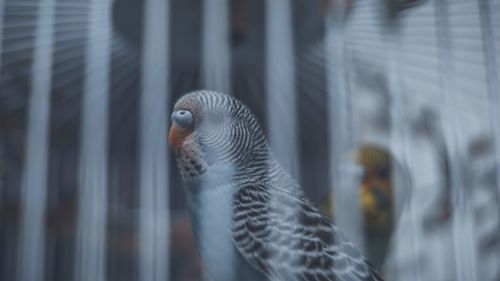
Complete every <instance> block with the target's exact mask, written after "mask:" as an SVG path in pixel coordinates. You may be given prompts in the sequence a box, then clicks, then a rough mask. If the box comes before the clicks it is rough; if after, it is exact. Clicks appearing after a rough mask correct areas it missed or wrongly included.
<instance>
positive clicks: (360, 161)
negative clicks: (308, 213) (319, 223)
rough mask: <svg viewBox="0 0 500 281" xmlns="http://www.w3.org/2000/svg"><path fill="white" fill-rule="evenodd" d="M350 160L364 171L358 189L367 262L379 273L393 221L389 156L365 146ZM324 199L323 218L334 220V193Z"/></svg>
mask: <svg viewBox="0 0 500 281" xmlns="http://www.w3.org/2000/svg"><path fill="white" fill-rule="evenodd" d="M353 160H354V162H355V163H356V164H357V165H359V166H361V167H362V170H363V172H362V174H361V178H360V181H359V186H358V189H359V201H360V206H361V208H362V210H361V214H362V219H363V228H362V229H363V234H364V239H365V246H366V250H367V253H366V254H367V258H368V260H370V261H371V262H372V264H373V265H374V266H375V268H377V269H378V270H379V271H381V267H382V266H383V263H384V261H385V258H386V256H387V252H388V249H389V242H390V239H391V236H392V232H393V229H394V219H395V217H396V215H395V214H394V212H395V205H394V194H393V183H392V169H393V167H392V165H393V160H392V156H391V154H390V153H389V152H388V151H387V149H385V148H383V147H380V146H378V145H373V144H364V145H361V146H360V147H359V148H358V149H357V150H356V151H355V153H354V157H353ZM332 190H333V189H332ZM327 198H328V201H327V202H325V203H323V204H321V209H322V211H323V212H324V213H325V214H327V215H330V216H333V217H334V216H335V215H334V213H333V210H334V197H333V192H332V193H330V196H328V197H327Z"/></svg>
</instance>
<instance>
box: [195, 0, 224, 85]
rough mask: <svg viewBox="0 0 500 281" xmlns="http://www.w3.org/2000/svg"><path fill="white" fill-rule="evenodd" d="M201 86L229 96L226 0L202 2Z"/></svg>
mask: <svg viewBox="0 0 500 281" xmlns="http://www.w3.org/2000/svg"><path fill="white" fill-rule="evenodd" d="M202 10H203V25H202V71H201V85H202V87H204V88H206V89H207V90H213V91H219V92H223V93H226V94H229V93H230V91H231V84H230V48H229V3H228V0H204V1H203V8H202Z"/></svg>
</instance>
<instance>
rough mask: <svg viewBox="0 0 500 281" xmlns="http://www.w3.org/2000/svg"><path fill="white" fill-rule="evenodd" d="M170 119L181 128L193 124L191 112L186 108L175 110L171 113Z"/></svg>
mask: <svg viewBox="0 0 500 281" xmlns="http://www.w3.org/2000/svg"><path fill="white" fill-rule="evenodd" d="M172 121H173V122H175V123H176V124H177V125H179V126H181V127H183V128H189V127H191V126H193V114H192V113H191V112H190V111H187V110H177V111H174V113H172Z"/></svg>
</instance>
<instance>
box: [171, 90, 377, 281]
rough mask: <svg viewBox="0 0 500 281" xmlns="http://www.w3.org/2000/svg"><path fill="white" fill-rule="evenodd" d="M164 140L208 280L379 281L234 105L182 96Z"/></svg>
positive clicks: (204, 95)
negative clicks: (168, 148)
mask: <svg viewBox="0 0 500 281" xmlns="http://www.w3.org/2000/svg"><path fill="white" fill-rule="evenodd" d="M168 140H169V145H170V148H171V149H172V151H173V152H174V154H175V159H176V162H177V166H178V169H179V172H180V176H181V178H182V182H183V185H184V190H186V198H187V199H186V200H187V211H188V214H189V216H190V219H191V224H192V229H193V234H194V236H195V240H196V243H197V248H198V252H199V254H200V257H201V260H202V263H203V267H204V269H205V271H206V275H207V278H210V279H211V280H216V281H225V280H242V281H250V280H252V281H271V280H273V281H294V280H297V281H299V280H300V281H313V280H322V281H323V280H324V281H333V280H335V281H379V280H383V279H382V278H381V277H380V275H379V274H378V273H377V272H376V270H375V269H374V267H373V266H372V265H371V264H370V263H369V262H368V261H367V260H366V259H365V258H364V257H363V256H362V255H361V254H360V252H359V251H358V250H357V248H356V247H355V246H354V245H353V244H352V243H351V242H349V240H348V239H347V238H346V237H345V236H344V235H343V234H342V233H341V231H340V230H339V228H338V227H337V226H335V225H334V224H333V222H332V221H331V220H330V219H329V218H328V217H327V216H325V215H323V214H322V213H321V211H320V210H319V209H318V208H316V207H315V206H313V204H312V203H311V202H310V201H309V200H308V199H307V198H306V197H305V195H304V192H303V191H302V189H301V187H300V186H299V185H298V183H297V182H296V181H295V179H293V178H292V176H291V175H290V174H289V173H288V172H286V171H285V170H284V169H283V168H282V167H281V165H280V164H279V162H278V160H277V159H276V157H275V156H274V154H273V153H272V151H271V149H270V145H269V144H268V142H267V140H266V137H265V135H264V132H263V130H262V129H261V126H260V124H259V122H258V121H257V119H256V117H255V116H254V115H253V113H252V112H251V111H250V109H249V108H248V107H247V106H246V105H244V104H243V103H242V102H241V101H239V100H237V99H236V98H234V97H232V96H230V95H228V94H224V93H219V92H213V91H207V90H199V91H195V92H190V93H187V94H185V95H184V96H182V97H181V98H180V99H179V100H178V101H177V102H176V103H175V105H174V108H173V113H172V115H171V126H170V129H169V132H168Z"/></svg>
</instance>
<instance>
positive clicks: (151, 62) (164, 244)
mask: <svg viewBox="0 0 500 281" xmlns="http://www.w3.org/2000/svg"><path fill="white" fill-rule="evenodd" d="M145 5H146V6H145V10H144V11H145V14H144V19H145V23H144V41H143V42H144V45H143V64H142V89H141V92H142V94H141V107H140V139H139V145H140V147H139V149H140V150H139V151H140V178H139V180H140V181H139V190H140V195H139V196H140V214H139V280H143V281H163V280H168V279H169V272H170V270H169V246H170V245H169V242H170V238H169V237H170V233H169V226H170V215H169V207H168V205H169V204H168V203H169V188H168V182H169V167H168V161H167V156H168V150H167V143H166V139H167V138H166V136H167V132H166V130H167V125H168V124H167V120H168V117H167V108H169V107H170V106H169V97H170V95H169V64H168V63H169V59H168V57H169V33H170V32H169V31H170V25H169V23H170V20H169V19H170V1H166V0H147V1H146V3H145Z"/></svg>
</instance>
